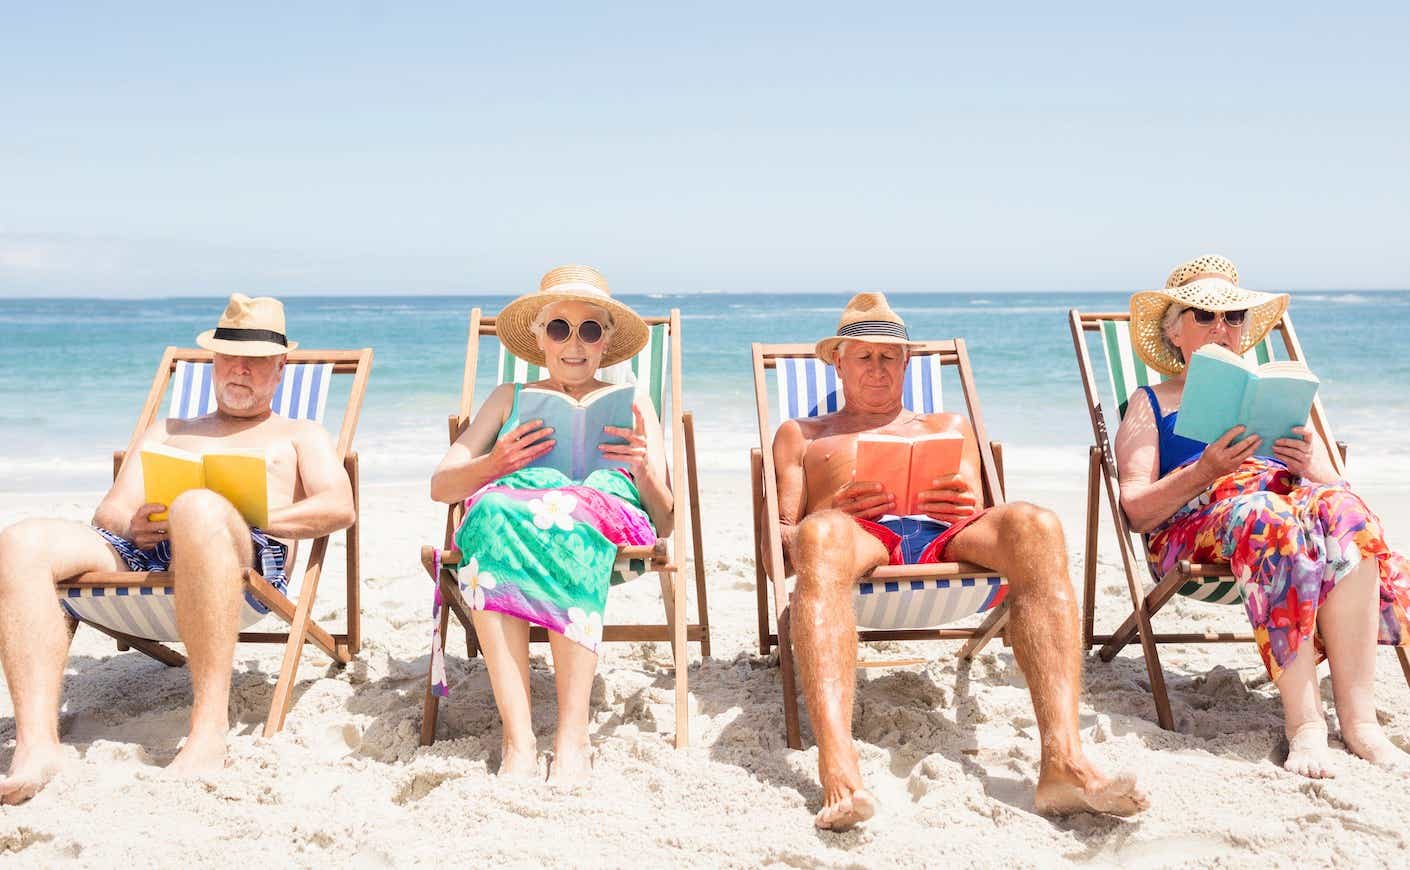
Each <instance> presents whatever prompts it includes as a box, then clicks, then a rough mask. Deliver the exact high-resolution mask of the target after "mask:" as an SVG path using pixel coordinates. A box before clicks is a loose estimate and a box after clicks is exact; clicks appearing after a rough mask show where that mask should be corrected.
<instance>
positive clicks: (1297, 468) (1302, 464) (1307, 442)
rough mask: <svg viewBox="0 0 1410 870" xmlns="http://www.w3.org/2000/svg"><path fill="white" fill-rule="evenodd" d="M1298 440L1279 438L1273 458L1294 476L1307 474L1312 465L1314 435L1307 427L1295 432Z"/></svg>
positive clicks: (1275, 442)
mask: <svg viewBox="0 0 1410 870" xmlns="http://www.w3.org/2000/svg"><path fill="white" fill-rule="evenodd" d="M1293 434H1294V435H1296V436H1298V437H1296V438H1279V439H1278V440H1277V441H1274V442H1273V456H1274V457H1275V458H1276V459H1278V460H1279V461H1281V462H1282V463H1283V464H1284V465H1286V466H1287V467H1288V471H1291V472H1292V473H1293V474H1306V473H1307V469H1308V467H1309V466H1311V465H1312V433H1311V432H1309V431H1308V430H1307V427H1306V426H1298V427H1297V428H1296V429H1294V430H1293Z"/></svg>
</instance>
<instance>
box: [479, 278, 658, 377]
mask: <svg viewBox="0 0 1410 870" xmlns="http://www.w3.org/2000/svg"><path fill="white" fill-rule="evenodd" d="M555 302H586V303H588V304H590V305H596V306H597V307H599V308H601V309H603V310H604V311H609V312H611V314H612V334H611V335H610V336H608V339H607V347H606V348H604V349H603V351H602V361H601V363H599V365H600V366H602V367H603V368H606V367H607V366H610V365H612V364H613V363H619V362H621V361H622V360H624V359H630V358H631V357H633V356H636V354H637V353H638V352H640V351H641V349H642V348H643V347H646V342H647V339H649V338H650V336H651V330H650V329H649V328H648V327H647V325H646V321H645V320H642V319H641V316H640V315H639V314H637V313H636V312H635V311H633V310H631V309H630V308H628V307H627V306H625V305H623V304H622V303H620V302H618V301H617V300H615V299H613V298H612V291H611V289H610V288H609V287H608V286H607V279H606V278H604V277H602V273H601V272H599V271H597V270H596V269H594V268H593V267H591V266H559V267H558V268H556V269H553V270H552V271H550V272H549V273H548V274H547V275H544V276H543V280H542V281H540V282H539V289H538V292H537V293H525V294H524V295H523V296H520V297H519V298H518V299H515V300H514V301H513V302H510V303H509V304H508V305H506V306H504V310H503V311H501V312H499V316H498V317H496V318H495V323H496V330H495V331H496V332H498V333H499V340H500V343H501V344H503V345H504V346H505V347H507V348H509V352H510V353H512V354H514V355H515V356H517V357H519V359H522V360H524V361H526V362H529V363H532V364H533V365H539V366H541V365H543V364H544V358H543V351H541V350H539V343H538V339H537V338H536V337H535V336H534V333H533V330H532V329H531V327H532V326H533V324H534V319H535V318H537V317H538V316H539V312H540V311H542V310H543V309H544V306H547V305H552V304H553V303H555ZM606 325H607V324H605V323H604V324H603V326H606Z"/></svg>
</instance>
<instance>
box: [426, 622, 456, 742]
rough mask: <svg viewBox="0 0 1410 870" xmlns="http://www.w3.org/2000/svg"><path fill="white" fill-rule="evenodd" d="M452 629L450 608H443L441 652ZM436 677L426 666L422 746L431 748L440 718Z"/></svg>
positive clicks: (428, 666)
mask: <svg viewBox="0 0 1410 870" xmlns="http://www.w3.org/2000/svg"><path fill="white" fill-rule="evenodd" d="M449 629H450V608H449V607H444V606H443V607H441V652H442V653H444V652H445V650H446V631H447V630H449ZM434 684H435V676H434V675H433V674H432V673H431V665H430V663H427V665H426V697H425V699H424V700H422V702H421V745H422V746H430V745H431V744H432V743H435V742H436V720H437V719H438V718H439V717H440V712H441V699H440V698H439V697H438V696H437V695H436V694H435V693H434V692H432V691H431V687H432V686H433V685H434Z"/></svg>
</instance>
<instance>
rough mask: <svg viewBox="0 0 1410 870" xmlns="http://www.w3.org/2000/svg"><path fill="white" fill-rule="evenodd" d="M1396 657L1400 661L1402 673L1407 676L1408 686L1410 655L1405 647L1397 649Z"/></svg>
mask: <svg viewBox="0 0 1410 870" xmlns="http://www.w3.org/2000/svg"><path fill="white" fill-rule="evenodd" d="M1395 657H1396V658H1398V659H1400V672H1401V673H1402V674H1404V675H1405V682H1406V684H1410V655H1407V654H1406V652H1405V647H1403V646H1398V647H1396V648H1395Z"/></svg>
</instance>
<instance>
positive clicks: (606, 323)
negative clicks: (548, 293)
mask: <svg viewBox="0 0 1410 870" xmlns="http://www.w3.org/2000/svg"><path fill="white" fill-rule="evenodd" d="M576 301H578V300H575V299H563V300H560V301H557V302H550V303H548V304H547V305H545V306H544V307H542V308H540V309H539V313H538V314H537V315H536V316H535V317H534V322H533V323H531V324H529V331H530V332H532V333H533V334H535V335H542V334H543V328H544V325H545V324H547V323H548V321H549V320H551V319H552V318H550V317H549V316H548V312H549V309H551V308H553V307H554V306H556V305H562V304H563V303H564V302H576ZM583 304H585V305H590V306H592V307H593V308H594V309H596V310H597V312H598V314H599V315H600V316H599V317H598V320H599V321H601V323H602V335H603V340H604V341H605V340H606V339H607V338H609V337H611V335H612V330H614V329H616V328H617V321H616V319H615V318H613V317H612V312H611V311H608V310H607V309H606V308H603V307H602V306H601V305H593V304H592V303H591V302H584V303H583Z"/></svg>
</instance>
